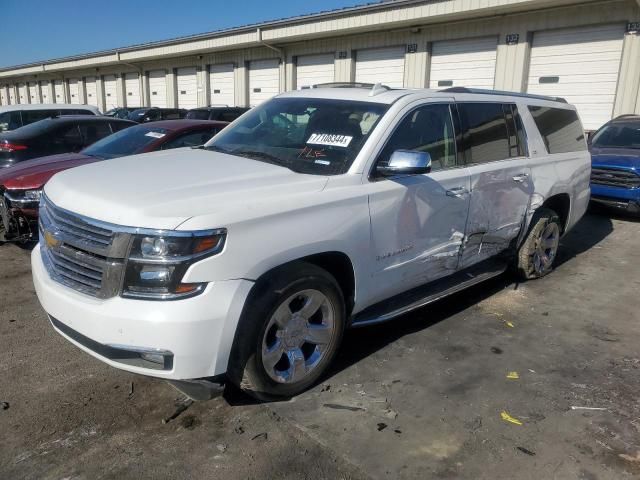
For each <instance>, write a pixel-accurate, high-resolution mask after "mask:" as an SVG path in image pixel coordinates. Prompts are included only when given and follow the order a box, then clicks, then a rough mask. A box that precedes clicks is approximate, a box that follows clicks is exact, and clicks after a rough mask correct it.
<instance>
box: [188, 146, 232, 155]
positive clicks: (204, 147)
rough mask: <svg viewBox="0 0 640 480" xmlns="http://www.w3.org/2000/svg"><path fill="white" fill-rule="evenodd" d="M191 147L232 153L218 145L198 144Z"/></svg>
mask: <svg viewBox="0 0 640 480" xmlns="http://www.w3.org/2000/svg"><path fill="white" fill-rule="evenodd" d="M191 148H195V149H200V150H210V151H212V152H220V153H231V152H230V151H229V150H225V149H224V148H220V147H218V146H217V145H210V146H208V147H207V146H206V145H198V146H197V147H191Z"/></svg>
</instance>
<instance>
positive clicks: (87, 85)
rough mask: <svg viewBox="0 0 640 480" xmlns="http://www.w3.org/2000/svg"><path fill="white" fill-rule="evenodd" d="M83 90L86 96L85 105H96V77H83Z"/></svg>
mask: <svg viewBox="0 0 640 480" xmlns="http://www.w3.org/2000/svg"><path fill="white" fill-rule="evenodd" d="M84 91H85V94H86V96H87V105H93V106H95V107H97V106H98V87H97V85H96V77H85V78H84Z"/></svg>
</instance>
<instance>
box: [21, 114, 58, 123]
mask: <svg viewBox="0 0 640 480" xmlns="http://www.w3.org/2000/svg"><path fill="white" fill-rule="evenodd" d="M56 113H57V112H56V111H55V110H25V111H23V112H22V122H23V123H24V125H28V124H30V123H33V122H37V121H38V120H43V119H45V118H49V117H54V116H55V115H56Z"/></svg>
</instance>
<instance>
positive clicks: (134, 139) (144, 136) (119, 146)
mask: <svg viewBox="0 0 640 480" xmlns="http://www.w3.org/2000/svg"><path fill="white" fill-rule="evenodd" d="M167 133H169V131H168V130H167V129H165V128H158V127H148V126H146V125H136V126H135V127H129V128H125V129H124V130H120V131H119V132H118V133H114V134H113V135H109V136H108V137H105V138H103V139H102V140H99V141H97V142H96V143H94V144H93V145H91V146H90V147H87V148H85V149H84V150H83V151H82V152H81V153H83V154H84V155H88V156H90V157H98V158H104V159H108V158H117V157H123V156H125V155H135V154H136V153H141V152H142V151H143V150H144V149H145V148H146V147H147V146H148V145H150V144H152V143H153V142H156V141H158V140H159V139H160V138H163V137H164V136H166V135H167Z"/></svg>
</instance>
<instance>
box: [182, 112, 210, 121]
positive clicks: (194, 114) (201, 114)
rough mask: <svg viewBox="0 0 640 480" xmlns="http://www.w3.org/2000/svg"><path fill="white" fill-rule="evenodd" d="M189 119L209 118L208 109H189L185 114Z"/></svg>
mask: <svg viewBox="0 0 640 480" xmlns="http://www.w3.org/2000/svg"><path fill="white" fill-rule="evenodd" d="M184 118H188V119H191V120H209V110H189V111H188V112H187V116H186V117H184Z"/></svg>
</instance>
